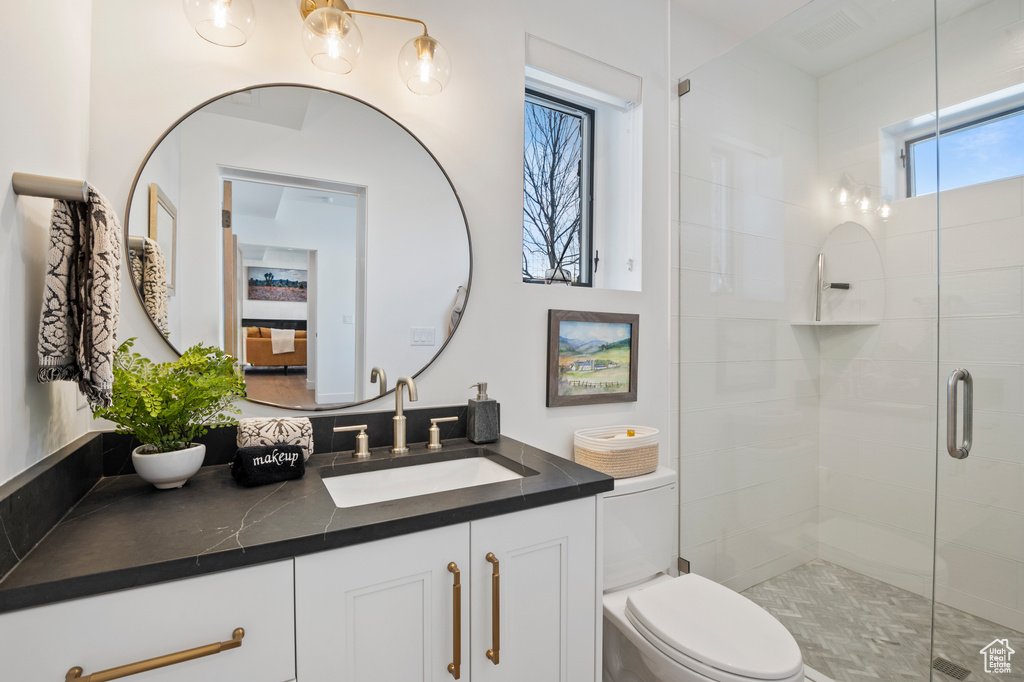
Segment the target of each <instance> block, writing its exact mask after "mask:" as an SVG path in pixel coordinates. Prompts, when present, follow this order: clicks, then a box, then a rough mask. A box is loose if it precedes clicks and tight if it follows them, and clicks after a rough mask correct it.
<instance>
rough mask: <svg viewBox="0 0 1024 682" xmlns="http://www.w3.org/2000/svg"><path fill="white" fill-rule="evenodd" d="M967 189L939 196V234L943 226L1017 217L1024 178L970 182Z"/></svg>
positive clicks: (945, 227)
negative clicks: (972, 183) (940, 227)
mask: <svg viewBox="0 0 1024 682" xmlns="http://www.w3.org/2000/svg"><path fill="white" fill-rule="evenodd" d="M962 189H967V191H963V192H957V191H951V192H944V193H943V194H942V196H941V204H940V206H941V211H942V213H941V216H942V217H941V225H942V229H943V238H945V234H946V232H945V230H946V229H947V228H955V227H959V226H965V225H979V224H981V223H987V222H992V221H1003V220H1006V219H1008V218H1019V217H1020V216H1021V215H1022V214H1021V196H1022V195H1024V180H1022V179H1021V178H1019V177H1015V178H1007V179H1005V180H995V181H993V182H985V183H982V184H980V185H972V186H971V187H970V188H962Z"/></svg>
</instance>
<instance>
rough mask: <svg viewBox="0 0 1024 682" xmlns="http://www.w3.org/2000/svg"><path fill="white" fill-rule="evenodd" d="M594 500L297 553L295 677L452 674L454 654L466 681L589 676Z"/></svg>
mask: <svg viewBox="0 0 1024 682" xmlns="http://www.w3.org/2000/svg"><path fill="white" fill-rule="evenodd" d="M597 505H598V501H597V498H594V497H589V498H584V499H579V500H574V501H572V502H564V503H561V504H554V505H550V506H545V507H537V508H534V509H529V510H525V511H521V512H515V513H511V514H505V515H502V516H495V517H490V518H485V519H481V520H478V521H471V522H469V523H461V524H457V525H453V526H446V527H443V528H438V529H434V530H428V531H422V532H418V533H412V534H409V535H402V536H398V537H394V538H388V539H385V540H377V541H374V542H369V543H364V544H360V545H355V546H352V547H344V548H341V549H336V550H330V551H326V552H320V553H317V554H310V555H306V556H301V557H297V558H296V559H295V613H296V624H297V630H296V663H297V674H298V680H299V681H300V682H320V681H321V680H331V681H332V682H333V681H335V680H337V681H339V682H340V681H344V682H394V681H395V680H431V681H435V682H447V681H449V680H452V679H455V672H456V670H455V666H454V665H453V664H455V663H458V664H459V666H458V671H457V672H458V679H460V680H475V681H477V682H481V681H487V680H509V681H512V680H516V681H518V680H531V682H533V681H537V682H544V681H547V680H559V681H562V682H593V681H594V680H595V679H596V675H597V672H596V662H595V655H596V649H595V647H596V643H597V636H598V629H597V628H598V626H599V623H600V621H599V617H600V614H599V612H598V600H597V599H596V596H595V595H596V585H597V567H598V566H599V565H600V557H598V556H597V543H596V538H597V533H596V529H597ZM488 555H491V560H490V561H489V560H488ZM495 560H496V561H497V568H498V570H497V579H495V570H494V569H495V563H494V561H495ZM451 564H455V566H454V567H451V569H450V568H449V567H450V565H451ZM455 568H457V569H458V574H457V575H458V579H457V580H456V573H455V572H454V569H455ZM456 583H458V587H456ZM495 587H497V591H498V599H497V600H495V598H494V596H495V595H494V590H495ZM495 605H496V606H497V611H495ZM456 616H457V617H456ZM495 649H497V651H498V654H497V657H496V658H497V664H495V662H494V661H493V660H492V659H493V658H494V656H493V654H492V658H488V656H487V652H488V650H491V651H492V652H493V651H494V650H495ZM449 667H451V670H449Z"/></svg>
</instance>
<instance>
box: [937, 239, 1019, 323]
mask: <svg viewBox="0 0 1024 682" xmlns="http://www.w3.org/2000/svg"><path fill="white" fill-rule="evenodd" d="M1022 230H1024V226H1022ZM945 272H946V271H944V273H945ZM1021 275H1022V268H1020V267H1010V268H1005V269H1001V270H979V271H977V272H968V273H962V274H943V276H942V291H943V293H942V316H943V318H952V317H985V316H993V315H1020V314H1021V313H1022V312H1024V297H1022V295H1021V279H1022V277H1021ZM934 284H935V282H934V279H933V281H932V290H933V297H934Z"/></svg>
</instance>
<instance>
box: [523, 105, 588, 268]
mask: <svg viewBox="0 0 1024 682" xmlns="http://www.w3.org/2000/svg"><path fill="white" fill-rule="evenodd" d="M524 120H525V126H524V139H523V281H524V282H551V281H568V282H570V283H572V284H573V285H577V286H591V284H592V269H593V266H594V265H596V262H595V259H594V258H593V256H592V244H593V231H592V224H593V165H594V161H593V149H594V111H593V110H592V109H588V108H586V107H583V106H580V105H577V104H573V103H572V102H568V101H566V100H562V99H558V98H555V97H552V96H550V95H544V94H541V93H539V92H535V91H532V90H527V91H526V108H525V118H524Z"/></svg>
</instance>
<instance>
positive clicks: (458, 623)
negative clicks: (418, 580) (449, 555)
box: [448, 561, 462, 679]
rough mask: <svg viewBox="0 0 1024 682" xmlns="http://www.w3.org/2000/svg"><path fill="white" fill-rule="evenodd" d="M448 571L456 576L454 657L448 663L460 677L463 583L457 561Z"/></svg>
mask: <svg viewBox="0 0 1024 682" xmlns="http://www.w3.org/2000/svg"><path fill="white" fill-rule="evenodd" d="M448 572H449V573H452V574H453V575H454V576H455V579H454V581H453V582H452V624H453V625H452V658H454V659H455V660H454V661H453V662H451V663H449V664H448V672H450V673H451V674H452V677H454V678H455V679H459V675H460V674H461V672H460V671H461V668H462V583H461V582H460V578H459V567H458V566H456V565H455V562H454V561H453V562H451V563H450V564H448Z"/></svg>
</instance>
